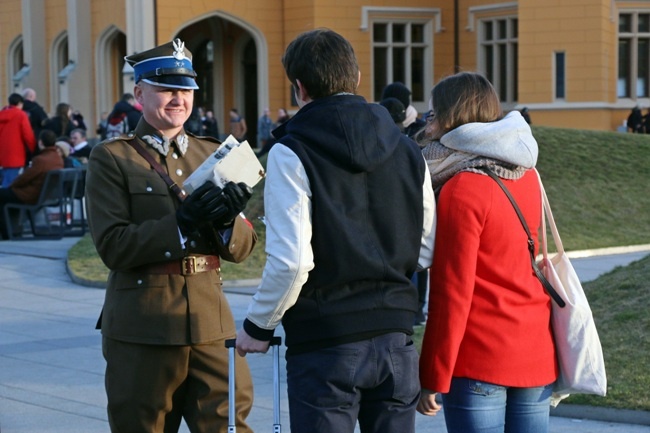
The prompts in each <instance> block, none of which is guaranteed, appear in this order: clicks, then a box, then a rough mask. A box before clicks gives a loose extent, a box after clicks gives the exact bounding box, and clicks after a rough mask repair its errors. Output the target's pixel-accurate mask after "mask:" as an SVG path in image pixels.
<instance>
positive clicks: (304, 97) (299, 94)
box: [294, 79, 310, 102]
mask: <svg viewBox="0 0 650 433" xmlns="http://www.w3.org/2000/svg"><path fill="white" fill-rule="evenodd" d="M294 88H295V90H296V98H297V99H298V101H299V102H308V101H309V100H310V98H309V94H308V93H307V90H306V89H305V86H303V85H302V83H301V82H300V80H298V79H296V85H295V86H294Z"/></svg>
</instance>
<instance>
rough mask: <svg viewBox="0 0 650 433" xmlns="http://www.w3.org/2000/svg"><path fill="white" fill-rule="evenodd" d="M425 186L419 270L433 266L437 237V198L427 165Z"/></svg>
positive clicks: (423, 188) (423, 186) (423, 187)
mask: <svg viewBox="0 0 650 433" xmlns="http://www.w3.org/2000/svg"><path fill="white" fill-rule="evenodd" d="M425 170H426V173H425V174H424V184H423V185H422V193H423V194H422V198H423V201H424V223H423V226H422V243H421V245H420V259H419V260H418V270H422V269H426V268H428V267H430V266H431V262H432V261H433V248H434V244H435V236H436V198H435V195H434V194H433V186H432V185H431V175H430V174H429V167H428V165H427V164H425Z"/></svg>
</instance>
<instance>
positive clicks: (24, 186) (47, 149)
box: [0, 95, 63, 239]
mask: <svg viewBox="0 0 650 433" xmlns="http://www.w3.org/2000/svg"><path fill="white" fill-rule="evenodd" d="M19 96H20V95H19ZM55 143H56V134H54V132H52V131H50V130H48V129H45V130H43V131H41V133H40V135H39V137H38V148H39V149H40V152H39V153H38V154H37V155H36V156H34V158H33V159H32V164H31V165H30V166H29V167H27V168H26V169H25V171H23V172H22V173H21V174H20V175H19V176H18V177H16V178H15V179H14V181H13V182H12V183H11V185H10V186H9V187H8V188H0V234H2V239H7V238H8V237H9V236H8V233H7V228H6V224H5V219H4V218H5V212H4V207H5V204H7V203H27V204H33V203H36V202H37V201H38V197H39V195H40V194H41V189H42V188H43V182H45V175H46V174H47V172H48V171H50V170H57V169H60V168H63V158H62V157H61V155H60V154H59V152H58V150H57V148H56V146H55Z"/></svg>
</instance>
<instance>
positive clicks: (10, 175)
mask: <svg viewBox="0 0 650 433" xmlns="http://www.w3.org/2000/svg"><path fill="white" fill-rule="evenodd" d="M20 170H22V167H18V168H6V167H5V168H3V169H2V186H1V187H2V188H9V185H11V182H13V181H14V179H15V178H17V177H18V175H20Z"/></svg>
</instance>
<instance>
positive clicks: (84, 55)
mask: <svg viewBox="0 0 650 433" xmlns="http://www.w3.org/2000/svg"><path fill="white" fill-rule="evenodd" d="M90 5H91V2H89V1H87V0H67V13H68V15H67V16H68V57H69V59H70V60H69V63H68V65H67V66H66V67H65V68H64V69H63V71H60V73H59V83H60V84H59V85H60V86H61V93H60V94H61V98H62V100H61V101H60V102H68V103H69V104H70V105H72V107H73V109H75V110H79V112H81V114H82V115H83V116H84V122H85V123H86V126H87V127H88V130H89V131H90V132H91V133H92V132H93V131H94V130H95V117H96V116H95V107H94V105H93V103H92V101H93V98H90V97H89V94H90V93H92V91H93V89H94V86H93V58H94V57H93V52H94V49H93V40H92V33H91V31H90V24H91V21H92V16H91V13H90Z"/></svg>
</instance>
